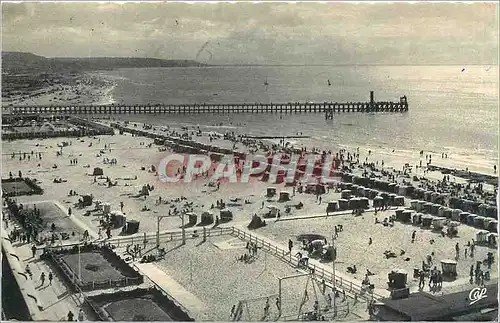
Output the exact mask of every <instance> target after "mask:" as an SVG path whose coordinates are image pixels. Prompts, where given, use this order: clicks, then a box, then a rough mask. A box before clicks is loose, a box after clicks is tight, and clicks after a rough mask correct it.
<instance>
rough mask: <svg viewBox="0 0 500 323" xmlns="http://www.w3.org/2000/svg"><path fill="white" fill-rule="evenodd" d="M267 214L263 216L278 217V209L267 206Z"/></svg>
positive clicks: (273, 206) (274, 206)
mask: <svg viewBox="0 0 500 323" xmlns="http://www.w3.org/2000/svg"><path fill="white" fill-rule="evenodd" d="M267 209H268V212H267V213H266V214H264V217H265V218H275V217H276V216H277V215H278V210H279V208H278V207H277V206H276V205H268V206H267Z"/></svg>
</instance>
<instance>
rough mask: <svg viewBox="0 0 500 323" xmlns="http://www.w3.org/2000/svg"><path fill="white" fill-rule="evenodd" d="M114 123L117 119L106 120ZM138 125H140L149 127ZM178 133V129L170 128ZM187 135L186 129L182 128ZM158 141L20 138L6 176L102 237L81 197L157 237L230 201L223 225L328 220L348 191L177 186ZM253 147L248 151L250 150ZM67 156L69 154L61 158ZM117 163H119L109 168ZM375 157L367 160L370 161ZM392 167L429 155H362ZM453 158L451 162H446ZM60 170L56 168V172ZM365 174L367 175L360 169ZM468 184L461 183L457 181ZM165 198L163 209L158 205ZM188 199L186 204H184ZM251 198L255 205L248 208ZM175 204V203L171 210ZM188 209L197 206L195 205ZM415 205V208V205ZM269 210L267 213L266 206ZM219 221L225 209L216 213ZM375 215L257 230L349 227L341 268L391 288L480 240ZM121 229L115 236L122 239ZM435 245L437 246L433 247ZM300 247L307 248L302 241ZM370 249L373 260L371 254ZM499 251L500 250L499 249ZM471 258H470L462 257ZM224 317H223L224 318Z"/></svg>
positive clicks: (274, 234)
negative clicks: (159, 170) (390, 222)
mask: <svg viewBox="0 0 500 323" xmlns="http://www.w3.org/2000/svg"><path fill="white" fill-rule="evenodd" d="M102 122H104V123H109V120H107V121H102ZM142 126H143V125H142V124H137V127H138V128H139V127H142ZM170 130H172V129H170ZM177 130H178V131H179V132H182V129H177ZM194 139H195V140H197V141H200V142H210V141H209V140H208V139H209V138H208V135H207V134H206V133H204V134H202V135H201V136H197V137H194ZM62 141H66V142H69V145H68V146H65V147H63V148H61V147H60V144H61V143H62ZM152 142H153V141H152V140H151V139H147V138H143V137H135V136H132V135H130V134H127V133H124V134H122V135H119V134H115V135H114V136H99V137H93V138H89V137H82V138H68V139H64V138H53V139H45V140H16V141H12V142H4V143H3V147H2V148H3V155H2V163H3V177H4V178H5V177H6V174H8V173H9V172H12V173H14V174H17V172H18V171H19V170H22V172H23V174H25V176H28V177H30V178H36V179H37V181H38V183H39V185H40V186H41V187H42V188H44V189H45V194H44V195H41V196H21V197H18V198H17V200H18V202H21V203H28V204H29V203H33V202H35V201H51V200H54V201H59V202H60V203H59V204H60V205H61V207H62V208H63V209H64V208H66V210H67V209H68V208H72V209H73V212H72V217H73V218H74V219H75V220H76V221H78V222H79V223H81V224H82V225H83V226H84V227H85V228H87V229H88V230H90V232H92V233H93V234H94V235H95V234H96V232H97V231H98V224H99V222H98V220H97V218H95V217H94V216H85V214H86V213H87V210H88V208H84V209H78V208H76V207H75V206H74V204H75V203H76V202H77V201H78V199H79V196H78V195H80V196H81V195H85V194H92V195H93V196H94V199H96V200H100V201H102V202H108V203H110V204H111V210H120V202H123V204H124V208H123V212H124V213H125V215H126V217H127V220H137V221H140V226H139V232H155V231H156V229H157V216H158V215H163V216H165V215H168V214H169V212H172V210H173V209H174V208H178V209H182V208H184V209H185V208H188V209H189V210H190V211H191V212H194V213H195V214H198V215H200V214H201V213H202V212H205V211H208V210H210V209H211V205H212V204H213V205H215V204H216V202H217V201H218V200H221V199H222V200H223V201H224V202H226V203H227V207H228V208H229V209H230V210H231V211H232V212H233V215H234V219H233V220H232V221H230V222H229V223H227V224H223V226H238V227H242V228H244V227H246V225H247V224H248V223H249V221H250V219H251V218H252V215H253V214H257V215H259V216H263V215H264V214H265V213H267V212H268V208H267V206H268V205H274V206H276V207H278V209H279V210H280V212H281V214H282V217H283V218H286V217H287V216H289V217H301V216H306V217H307V216H310V215H326V214H325V213H326V211H325V210H326V202H327V201H330V200H337V199H339V198H340V193H336V192H334V190H329V191H328V192H326V193H325V194H324V195H322V200H323V203H318V201H317V198H316V196H315V195H314V194H299V193H296V194H295V195H293V189H292V187H285V186H284V185H283V184H277V185H276V184H272V185H270V184H268V183H265V182H262V181H259V180H253V181H250V182H249V183H225V184H222V185H221V186H220V188H219V189H218V190H217V189H216V188H214V187H209V186H208V185H207V184H208V182H209V179H207V178H200V179H197V180H195V181H193V182H191V183H178V184H176V185H175V186H172V185H166V184H165V183H163V182H162V181H160V180H159V179H158V176H157V174H155V172H151V171H150V169H151V166H155V167H156V166H157V165H158V163H159V161H160V160H161V159H162V158H163V157H164V156H165V154H167V153H168V151H167V152H165V151H160V150H159V148H158V146H156V145H154V144H152ZM212 144H217V145H219V146H223V147H226V148H231V147H234V144H233V143H231V142H230V141H228V140H223V139H215V140H213V141H212ZM236 147H237V148H238V149H248V147H246V146H245V145H243V144H242V143H238V144H237V145H236ZM245 147H246V148H245ZM31 151H34V152H35V153H38V152H41V153H42V155H43V159H42V160H39V159H31V160H29V161H28V160H22V161H19V160H18V158H11V153H19V152H28V153H30V152H31ZM58 151H61V152H62V155H57V152H58ZM114 158H116V160H117V163H116V165H110V164H109V163H107V162H106V159H107V160H111V159H114ZM365 158H367V159H365ZM381 158H383V160H384V161H385V165H386V166H385V167H386V168H387V169H391V168H390V167H391V166H394V169H399V168H400V167H401V165H404V164H405V163H410V164H418V163H419V161H420V159H421V157H420V156H416V157H415V158H414V159H412V160H408V159H402V156H401V155H398V154H385V155H383V156H381V155H376V154H374V153H372V154H368V153H367V152H360V160H367V161H368V162H373V163H375V162H376V161H378V160H381ZM73 159H77V164H76V165H72V164H71V163H70V160H73ZM444 161H445V159H443V162H444ZM55 165H56V166H57V168H54V166H55ZM95 167H99V168H102V169H103V172H104V176H99V177H96V180H95V181H94V176H92V172H93V170H94V168H95ZM359 171H361V170H359ZM416 172H417V173H416V174H418V175H419V176H426V177H427V176H428V177H429V178H430V179H432V178H434V179H442V175H441V174H440V173H438V172H430V173H426V174H424V172H423V169H417V170H416ZM106 177H109V178H110V180H111V182H116V186H112V187H108V185H107V184H106ZM54 179H62V180H63V181H62V182H61V183H54ZM455 180H456V181H457V182H460V181H463V180H462V179H459V178H456V179H455V178H453V179H452V181H455ZM148 184H149V185H152V186H153V187H154V189H153V190H152V191H151V192H150V195H149V196H147V197H144V196H141V197H138V193H139V191H140V189H141V187H142V186H143V185H148ZM269 186H275V187H277V190H278V191H281V190H284V191H288V192H289V193H290V196H291V201H290V202H288V203H279V202H278V201H277V198H276V197H274V198H266V197H265V191H266V188H267V187H269ZM70 190H75V191H76V192H77V194H78V195H77V196H69V194H68V193H69V192H70ZM160 197H161V200H162V201H163V203H160V204H158V203H157V201H158V199H159V198H160ZM180 197H184V198H186V200H179V198H180ZM245 200H248V202H249V203H244V201H245ZM299 202H301V203H303V205H304V207H303V208H302V209H295V208H292V211H291V213H290V214H289V215H286V214H285V205H287V204H289V205H293V204H297V203H299ZM167 203H168V204H167ZM187 203H192V205H190V206H187ZM407 203H408V202H407ZM263 206H264V207H263ZM214 212H215V214H216V215H218V213H217V211H216V210H214ZM392 213H393V212H392V211H385V212H381V213H379V214H378V216H377V217H378V218H380V219H383V218H384V217H389V216H390V215H391V214H392ZM374 218H375V216H374V214H373V212H366V213H365V214H364V215H363V216H361V217H353V216H351V215H342V216H334V217H328V218H322V219H321V218H320V219H317V218H314V219H302V220H292V221H278V222H275V220H274V219H267V220H268V226H266V227H265V228H263V229H259V230H257V231H256V232H257V233H258V234H261V235H265V236H267V237H269V238H272V239H273V240H275V241H277V242H278V243H282V244H286V242H287V241H288V239H292V240H294V241H295V240H296V239H295V237H296V236H298V235H300V234H304V233H318V234H322V235H324V236H325V237H327V239H330V238H329V237H330V236H331V235H332V234H333V230H334V226H336V225H338V224H343V225H344V228H345V230H344V232H343V233H342V234H341V235H340V237H339V238H338V239H339V240H338V243H339V252H340V259H339V263H338V268H337V270H339V271H341V272H345V271H346V268H347V267H348V266H351V265H352V264H357V266H358V268H359V273H358V274H357V275H354V276H353V279H356V280H362V279H363V276H364V272H365V271H366V269H369V270H370V271H372V272H374V273H375V275H374V276H371V281H372V283H374V284H375V285H376V286H377V288H386V280H387V274H388V273H389V272H390V271H391V270H393V269H398V268H400V269H401V268H402V269H405V270H406V271H408V272H409V279H408V280H409V281H408V283H409V285H410V287H411V288H415V284H418V281H415V280H414V279H412V278H411V277H412V272H413V268H415V267H416V268H418V267H420V264H421V262H422V261H423V260H425V258H426V256H427V255H428V254H429V253H430V252H432V251H433V252H435V258H434V259H435V260H436V261H437V265H439V260H442V259H447V258H453V257H454V246H455V244H456V243H459V245H460V247H461V248H464V246H465V245H466V244H467V242H469V241H471V239H474V238H475V232H477V229H474V228H472V227H469V226H467V225H461V226H460V227H459V235H458V237H455V238H453V239H449V238H441V237H440V236H439V235H437V234H435V233H433V232H430V231H428V230H423V229H420V228H415V227H413V226H411V225H404V224H396V225H395V226H394V227H393V228H387V227H382V226H381V225H375V224H374ZM181 223H182V221H181V219H180V217H178V216H170V217H166V218H163V219H162V221H161V224H160V230H161V231H165V230H169V231H171V230H179V228H180V226H181ZM414 230H417V237H418V238H417V242H416V243H414V244H412V243H411V242H410V241H409V237H410V235H411V233H412V232H413V231H414ZM120 231H121V230H120V229H115V230H113V232H112V235H113V236H118V235H119V234H120ZM369 237H371V238H372V239H373V245H371V246H370V247H367V244H368V239H369ZM430 240H435V243H434V244H433V245H430V243H429V241H430ZM297 244H299V242H297ZM368 248H370V252H369V254H367V252H366V251H367V250H368ZM385 250H392V251H394V252H396V253H399V252H400V250H404V251H405V252H406V255H407V257H408V258H410V259H411V260H410V261H403V260H401V259H400V257H398V258H396V259H389V260H385V259H383V252H384V251H385ZM489 251H490V249H488V248H486V247H484V248H483V247H480V248H478V251H477V253H476V259H467V260H460V261H459V266H458V273H459V279H458V280H457V281H455V282H453V283H448V282H445V283H444V284H443V286H444V288H446V287H448V286H455V285H457V284H464V285H466V286H468V284H469V283H468V279H467V278H468V269H469V267H470V265H471V264H473V263H474V262H475V260H480V259H482V258H483V257H485V255H486V253H487V252H489ZM493 251H494V249H493ZM461 257H463V254H461ZM491 276H492V277H497V271H496V268H494V269H492V271H491ZM219 318H220V317H219Z"/></svg>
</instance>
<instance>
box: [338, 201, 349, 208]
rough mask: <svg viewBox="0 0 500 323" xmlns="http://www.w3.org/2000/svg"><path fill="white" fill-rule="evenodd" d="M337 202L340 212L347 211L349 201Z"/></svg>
mask: <svg viewBox="0 0 500 323" xmlns="http://www.w3.org/2000/svg"><path fill="white" fill-rule="evenodd" d="M338 202H339V210H340V211H344V210H347V209H349V201H348V200H346V199H339V200H338Z"/></svg>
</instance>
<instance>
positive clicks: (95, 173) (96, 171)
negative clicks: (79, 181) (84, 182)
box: [92, 167, 104, 176]
mask: <svg viewBox="0 0 500 323" xmlns="http://www.w3.org/2000/svg"><path fill="white" fill-rule="evenodd" d="M103 175H104V172H103V171H102V168H99V167H95V168H94V171H93V172H92V176H103Z"/></svg>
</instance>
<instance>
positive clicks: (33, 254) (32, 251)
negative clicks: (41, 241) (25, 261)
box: [31, 245, 36, 258]
mask: <svg viewBox="0 0 500 323" xmlns="http://www.w3.org/2000/svg"><path fill="white" fill-rule="evenodd" d="M31 254H32V257H33V258H35V256H36V246H35V245H32V246H31Z"/></svg>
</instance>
